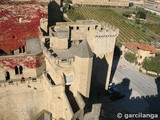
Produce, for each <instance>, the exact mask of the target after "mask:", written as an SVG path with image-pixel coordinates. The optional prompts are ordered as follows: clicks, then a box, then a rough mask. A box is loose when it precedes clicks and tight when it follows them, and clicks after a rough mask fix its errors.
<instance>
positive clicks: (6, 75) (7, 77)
mask: <svg viewBox="0 0 160 120" xmlns="http://www.w3.org/2000/svg"><path fill="white" fill-rule="evenodd" d="M5 77H6V81H8V80H9V79H10V74H9V72H8V71H6V73H5Z"/></svg>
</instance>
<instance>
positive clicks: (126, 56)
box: [124, 52, 137, 63]
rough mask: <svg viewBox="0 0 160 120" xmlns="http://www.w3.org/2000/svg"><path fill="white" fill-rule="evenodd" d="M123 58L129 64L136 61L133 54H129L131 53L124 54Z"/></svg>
mask: <svg viewBox="0 0 160 120" xmlns="http://www.w3.org/2000/svg"><path fill="white" fill-rule="evenodd" d="M124 58H125V59H126V60H127V61H129V62H131V63H135V62H136V61H137V57H136V55H135V54H134V53H131V52H126V53H125V54H124Z"/></svg>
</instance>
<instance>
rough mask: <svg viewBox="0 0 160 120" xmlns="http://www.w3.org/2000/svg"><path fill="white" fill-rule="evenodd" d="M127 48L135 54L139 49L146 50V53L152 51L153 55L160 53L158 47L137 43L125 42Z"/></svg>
mask: <svg viewBox="0 0 160 120" xmlns="http://www.w3.org/2000/svg"><path fill="white" fill-rule="evenodd" d="M123 45H124V46H125V47H127V48H128V49H130V50H132V51H133V52H137V51H138V49H141V50H144V51H150V52H151V53H158V52H160V51H159V50H158V49H156V47H154V46H151V45H147V44H140V43H136V42H125V43H123Z"/></svg>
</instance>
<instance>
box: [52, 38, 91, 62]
mask: <svg viewBox="0 0 160 120" xmlns="http://www.w3.org/2000/svg"><path fill="white" fill-rule="evenodd" d="M55 54H56V56H55ZM52 55H53V56H54V57H58V58H61V59H69V58H73V57H74V56H79V57H82V58H90V57H92V56H93V53H92V50H91V48H90V47H89V45H88V42H87V41H86V40H83V41H82V42H81V43H80V44H79V45H76V46H73V47H71V48H70V49H67V50H57V49H53V52H52Z"/></svg>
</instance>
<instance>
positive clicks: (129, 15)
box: [122, 12, 131, 17]
mask: <svg viewBox="0 0 160 120" xmlns="http://www.w3.org/2000/svg"><path fill="white" fill-rule="evenodd" d="M122 15H123V16H125V17H131V13H130V12H124V13H123V14H122Z"/></svg>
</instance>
